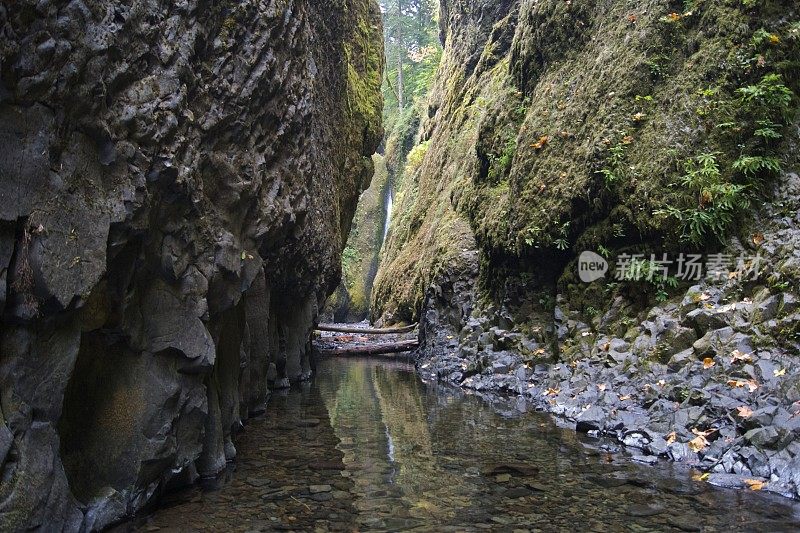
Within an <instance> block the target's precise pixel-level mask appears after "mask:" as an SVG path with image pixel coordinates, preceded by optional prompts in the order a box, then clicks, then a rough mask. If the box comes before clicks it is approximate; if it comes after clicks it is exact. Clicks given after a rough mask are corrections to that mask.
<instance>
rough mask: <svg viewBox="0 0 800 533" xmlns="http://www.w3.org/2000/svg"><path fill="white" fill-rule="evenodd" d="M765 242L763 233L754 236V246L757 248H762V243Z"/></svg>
mask: <svg viewBox="0 0 800 533" xmlns="http://www.w3.org/2000/svg"><path fill="white" fill-rule="evenodd" d="M763 242H764V234H763V233H756V234H754V235H753V244H755V245H756V246H761V243H763Z"/></svg>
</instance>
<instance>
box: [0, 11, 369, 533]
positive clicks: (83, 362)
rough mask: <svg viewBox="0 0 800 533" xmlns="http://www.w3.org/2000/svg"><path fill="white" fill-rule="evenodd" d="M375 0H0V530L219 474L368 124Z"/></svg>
mask: <svg viewBox="0 0 800 533" xmlns="http://www.w3.org/2000/svg"><path fill="white" fill-rule="evenodd" d="M380 26H381V23H380V13H379V10H378V8H377V6H376V5H374V4H373V3H372V2H371V1H370V0H337V1H333V2H324V3H322V2H312V1H308V0H287V1H243V2H235V3H229V2H211V3H209V2H196V1H193V0H188V1H182V2H167V3H163V2H154V1H148V0H144V1H136V2H107V1H88V0H86V1H80V0H75V1H70V2H58V3H55V2H48V1H44V2H32V1H19V2H11V3H4V4H3V5H2V6H0V69H1V70H0V72H1V75H2V77H1V78H0V153H2V157H0V313H1V314H2V322H0V407H1V408H0V464H1V465H2V479H1V481H0V529H3V530H4V531H9V530H18V529H27V528H37V527H42V528H45V529H48V530H58V529H68V530H78V529H81V528H83V529H86V530H94V529H100V528H103V527H105V526H107V525H109V524H111V523H113V522H115V521H117V520H119V519H121V518H123V517H125V516H128V515H130V514H132V513H134V512H136V511H138V510H140V509H141V508H142V507H143V506H145V505H146V504H147V503H148V502H149V501H151V500H152V499H153V498H154V497H155V496H157V495H158V494H159V493H160V492H161V491H162V490H164V489H166V488H169V487H170V486H173V485H177V484H180V483H186V482H191V481H192V480H193V479H195V478H196V477H197V476H198V475H214V474H217V473H219V472H220V471H221V470H222V469H223V468H224V467H225V463H226V461H227V460H230V459H232V458H233V457H234V455H235V447H234V444H233V441H232V435H233V434H234V433H235V431H236V430H237V428H239V427H240V426H241V424H242V422H243V421H244V420H246V419H247V418H248V416H250V415H251V414H252V413H254V412H258V411H259V410H262V409H264V405H265V401H266V397H267V394H268V385H272V386H285V385H287V384H288V383H289V382H290V381H295V380H301V379H304V378H306V377H308V375H309V373H310V371H311V362H310V360H309V353H308V343H309V337H310V330H311V328H312V327H313V321H314V320H315V317H316V315H317V313H318V309H319V306H320V304H321V302H322V301H324V298H325V297H326V296H327V295H328V294H329V293H330V292H332V291H333V289H334V288H335V287H336V285H337V284H338V283H339V276H340V266H339V265H340V258H341V250H342V248H343V247H344V242H345V241H346V239H347V235H348V232H349V229H350V222H351V219H352V216H353V213H354V211H355V208H356V202H357V200H358V197H359V194H360V193H361V191H362V189H363V188H364V187H365V186H366V185H367V184H368V182H369V178H370V176H371V174H372V170H373V164H372V160H371V155H372V153H373V152H374V150H375V148H376V147H377V144H378V143H379V141H380V138H381V136H382V131H381V125H380V110H381V107H382V104H381V97H380V91H379V88H380V82H381V72H382V67H383V59H382V57H383V53H382V44H381V40H382V29H381V27H380Z"/></svg>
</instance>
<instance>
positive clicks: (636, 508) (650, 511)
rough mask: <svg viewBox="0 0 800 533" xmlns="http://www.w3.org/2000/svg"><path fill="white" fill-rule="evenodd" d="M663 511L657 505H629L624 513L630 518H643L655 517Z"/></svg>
mask: <svg viewBox="0 0 800 533" xmlns="http://www.w3.org/2000/svg"><path fill="white" fill-rule="evenodd" d="M664 511H665V509H664V508H663V507H661V506H658V505H641V504H633V505H629V506H628V508H627V509H625V512H626V513H627V514H629V515H631V516H637V517H645V516H655V515H658V514H661V513H663V512H664Z"/></svg>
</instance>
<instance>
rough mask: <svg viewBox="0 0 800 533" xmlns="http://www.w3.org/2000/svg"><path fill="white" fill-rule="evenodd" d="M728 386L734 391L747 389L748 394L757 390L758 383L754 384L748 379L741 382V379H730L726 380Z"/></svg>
mask: <svg viewBox="0 0 800 533" xmlns="http://www.w3.org/2000/svg"><path fill="white" fill-rule="evenodd" d="M728 385H730V386H731V387H733V388H735V389H740V388H742V387H747V389H748V390H749V391H750V392H755V391H756V390H757V389H758V383H756V381H755V380H754V379H749V380H747V381H742V380H741V379H731V380H728Z"/></svg>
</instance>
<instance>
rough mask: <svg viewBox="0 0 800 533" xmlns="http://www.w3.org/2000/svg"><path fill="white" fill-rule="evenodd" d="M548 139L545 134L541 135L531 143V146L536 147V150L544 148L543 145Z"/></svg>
mask: <svg viewBox="0 0 800 533" xmlns="http://www.w3.org/2000/svg"><path fill="white" fill-rule="evenodd" d="M549 141H550V137H548V136H547V135H542V136H541V137H539V140H538V141H536V142H535V143H533V144H532V145H531V148H534V149H536V150H541V149H542V148H544V147H545V145H546V144H547V143H548V142H549Z"/></svg>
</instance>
